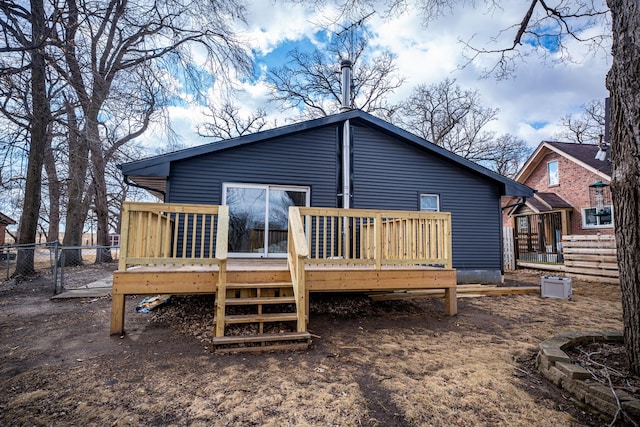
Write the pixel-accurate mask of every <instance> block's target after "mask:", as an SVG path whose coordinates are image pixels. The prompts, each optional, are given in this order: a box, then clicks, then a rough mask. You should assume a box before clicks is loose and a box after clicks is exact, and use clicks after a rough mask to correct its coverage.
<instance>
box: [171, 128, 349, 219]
mask: <svg viewBox="0 0 640 427" xmlns="http://www.w3.org/2000/svg"><path fill="white" fill-rule="evenodd" d="M336 146H337V142H336V127H335V126H331V127H326V128H321V129H316V130H314V131H309V132H302V133H299V134H295V135H290V136H286V137H283V138H280V139H277V140H268V141H262V142H257V143H253V144H248V145H244V146H239V147H235V148H232V149H229V150H223V151H218V152H214V153H211V154H207V155H203V156H199V157H193V158H189V159H185V160H181V161H177V162H174V163H172V165H171V176H170V180H169V194H168V197H167V200H166V201H167V202H172V203H202V204H214V205H217V204H220V203H221V202H222V184H223V183H225V182H238V183H252V184H275V185H295V186H306V187H310V188H311V204H312V205H313V206H326V207H335V205H336V188H337V183H336V174H337V169H336V168H337V166H336V162H337V160H336Z"/></svg>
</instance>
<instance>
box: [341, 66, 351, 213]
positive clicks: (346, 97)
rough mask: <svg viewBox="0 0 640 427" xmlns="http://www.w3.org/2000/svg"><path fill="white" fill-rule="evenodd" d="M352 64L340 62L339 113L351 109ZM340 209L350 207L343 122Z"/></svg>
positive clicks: (346, 132)
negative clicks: (340, 88)
mask: <svg viewBox="0 0 640 427" xmlns="http://www.w3.org/2000/svg"><path fill="white" fill-rule="evenodd" d="M352 65H353V64H352V62H351V61H350V60H348V59H343V60H342V61H341V62H340V71H341V72H342V105H341V107H340V110H341V111H348V110H350V109H351V66H352ZM342 207H343V208H344V209H349V208H350V207H351V124H350V123H349V120H345V121H344V123H343V125H342Z"/></svg>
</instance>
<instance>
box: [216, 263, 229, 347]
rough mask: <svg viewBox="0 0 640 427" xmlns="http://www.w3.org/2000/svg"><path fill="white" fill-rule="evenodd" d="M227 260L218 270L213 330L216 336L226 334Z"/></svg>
mask: <svg viewBox="0 0 640 427" xmlns="http://www.w3.org/2000/svg"><path fill="white" fill-rule="evenodd" d="M226 263H227V262H226V260H225V261H223V262H221V263H220V271H218V285H217V287H216V302H215V306H216V312H215V317H216V325H215V330H214V331H213V336H214V337H223V336H224V314H225V311H226V300H227V269H226Z"/></svg>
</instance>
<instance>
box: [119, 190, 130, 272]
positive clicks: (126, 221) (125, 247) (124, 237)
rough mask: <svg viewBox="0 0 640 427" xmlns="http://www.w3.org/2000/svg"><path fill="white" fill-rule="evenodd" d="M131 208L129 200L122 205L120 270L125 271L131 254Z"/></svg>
mask: <svg viewBox="0 0 640 427" xmlns="http://www.w3.org/2000/svg"><path fill="white" fill-rule="evenodd" d="M130 212H131V211H130V210H129V204H128V203H127V202H125V203H123V205H122V226H121V227H120V255H119V256H118V258H119V259H118V270H119V271H125V270H126V269H127V256H129V227H130V226H131V224H130V221H131V218H130Z"/></svg>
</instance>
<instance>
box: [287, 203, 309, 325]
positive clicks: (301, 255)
mask: <svg viewBox="0 0 640 427" xmlns="http://www.w3.org/2000/svg"><path fill="white" fill-rule="evenodd" d="M287 246H288V248H287V251H288V253H287V262H288V264H289V271H290V272H291V282H292V283H293V294H294V296H295V299H296V314H297V325H298V326H297V329H298V332H304V331H306V325H307V321H308V318H307V316H308V310H307V308H306V306H307V300H306V298H307V294H306V287H305V268H304V263H305V259H306V258H307V257H308V256H309V247H308V245H307V240H306V237H305V233H304V226H303V222H302V217H301V216H300V208H298V207H295V206H291V207H289V232H288V237H287Z"/></svg>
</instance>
